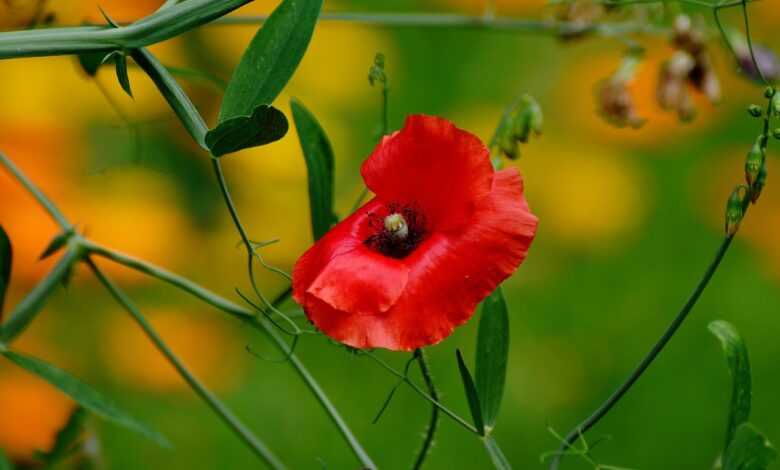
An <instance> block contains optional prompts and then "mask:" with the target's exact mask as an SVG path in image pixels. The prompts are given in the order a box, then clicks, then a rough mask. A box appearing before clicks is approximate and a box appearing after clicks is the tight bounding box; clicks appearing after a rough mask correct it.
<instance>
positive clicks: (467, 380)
mask: <svg viewBox="0 0 780 470" xmlns="http://www.w3.org/2000/svg"><path fill="white" fill-rule="evenodd" d="M455 356H456V357H457V359H458V370H460V378H461V379H462V380H463V388H464V389H465V391H466V399H467V400H468V402H469V409H470V410H471V417H472V419H473V420H474V427H476V428H477V432H479V435H480V436H484V435H485V423H484V421H483V419H482V410H481V408H480V405H479V396H478V395H477V389H476V387H475V386H474V380H473V379H472V378H471V373H470V372H469V369H468V367H466V363H465V362H464V361H463V354H461V353H460V349H456V350H455Z"/></svg>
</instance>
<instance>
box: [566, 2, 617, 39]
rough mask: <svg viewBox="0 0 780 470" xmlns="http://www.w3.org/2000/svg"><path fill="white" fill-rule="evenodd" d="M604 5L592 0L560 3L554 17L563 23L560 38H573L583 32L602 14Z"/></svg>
mask: <svg viewBox="0 0 780 470" xmlns="http://www.w3.org/2000/svg"><path fill="white" fill-rule="evenodd" d="M605 11H606V10H605V7H604V5H603V4H602V3H600V2H597V1H594V0H573V1H570V2H565V3H562V4H561V5H560V7H559V9H558V10H557V11H556V14H555V19H556V20H558V21H560V22H561V23H565V24H566V25H565V27H562V28H561V30H560V32H559V34H560V37H561V38H562V39H575V38H578V37H581V36H582V35H583V34H585V33H586V32H587V31H588V29H589V28H590V27H591V26H593V24H594V23H596V21H598V20H599V19H601V17H602V16H603V15H604V12H605Z"/></svg>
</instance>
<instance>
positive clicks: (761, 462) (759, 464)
mask: <svg viewBox="0 0 780 470" xmlns="http://www.w3.org/2000/svg"><path fill="white" fill-rule="evenodd" d="M776 458H777V451H776V450H775V449H774V447H772V444H771V443H770V442H769V441H768V440H767V439H766V438H765V437H764V436H763V435H762V434H761V432H760V431H759V430H758V429H756V428H755V426H753V425H752V424H750V423H742V424H740V425H739V427H737V430H736V431H735V432H734V439H733V440H732V441H731V444H729V447H728V449H726V454H725V455H724V456H723V469H724V470H765V469H766V468H767V467H768V466H769V465H770V464H771V463H772V462H774V461H775V459H776Z"/></svg>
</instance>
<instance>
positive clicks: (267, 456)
mask: <svg viewBox="0 0 780 470" xmlns="http://www.w3.org/2000/svg"><path fill="white" fill-rule="evenodd" d="M85 261H86V263H87V265H89V267H90V269H91V270H92V272H93V273H94V274H95V276H96V277H97V278H98V280H99V281H100V282H101V283H102V284H103V286H105V288H106V289H107V290H108V291H109V293H110V294H111V295H112V296H113V297H114V300H116V301H117V302H118V303H119V304H120V305H122V306H123V307H124V308H125V310H127V312H128V313H129V314H130V315H131V316H132V317H133V319H134V320H135V321H136V323H138V326H140V327H141V329H142V330H143V331H144V333H146V336H147V337H148V338H149V339H150V340H151V341H152V343H154V345H155V346H156V347H157V349H158V350H159V351H160V353H161V354H162V355H163V356H165V358H166V359H168V362H170V363H171V365H172V366H173V367H174V368H175V369H176V371H177V372H178V373H179V375H181V377H182V378H183V379H184V380H185V381H186V382H187V384H189V386H190V387H192V389H193V390H194V391H195V393H196V394H197V395H198V396H199V397H200V398H201V399H203V401H205V402H206V404H208V405H209V407H210V408H211V409H212V410H214V412H215V413H216V414H217V415H218V416H219V417H220V418H222V420H223V421H224V422H225V424H227V425H228V427H229V428H230V429H231V430H232V431H233V432H234V433H236V435H237V436H238V437H240V438H241V440H242V441H244V443H245V444H246V445H248V446H249V448H250V449H252V451H253V452H254V453H255V454H256V455H257V456H258V457H260V458H261V459H263V461H265V463H266V464H268V466H269V467H271V468H274V469H284V468H285V466H284V464H282V462H281V461H280V460H279V459H278V458H277V457H276V456H275V455H274V454H273V452H271V450H270V449H269V448H268V447H267V446H266V445H265V444H264V443H263V442H262V441H261V440H260V439H258V438H257V437H256V436H255V435H254V434H253V433H252V431H250V430H249V428H247V427H246V426H245V425H244V424H243V423H242V422H241V421H240V420H239V419H238V417H236V416H235V415H234V414H233V412H232V411H230V409H229V408H228V407H227V406H225V405H224V404H223V403H222V402H221V401H220V400H219V399H218V398H217V397H216V396H215V395H214V394H213V393H212V392H211V391H210V390H209V389H207V388H206V387H205V385H203V384H202V383H201V382H200V381H199V380H198V379H197V378H195V376H194V375H192V373H191V372H190V371H189V370H188V369H187V368H186V367H185V366H184V364H183V363H182V362H181V361H180V360H179V358H178V357H176V355H175V354H174V353H173V351H171V349H170V348H169V347H168V345H166V344H165V342H164V341H163V340H162V338H161V337H160V336H159V335H158V334H157V332H156V331H155V330H154V328H152V326H151V325H150V324H149V322H147V321H146V318H144V316H143V315H142V314H141V312H140V311H139V310H138V309H137V308H136V307H135V305H133V303H132V302H131V301H130V299H129V298H128V297H127V295H126V294H125V293H124V292H123V291H121V290H120V289H119V287H117V286H116V285H115V284H114V283H113V282H112V281H111V280H110V279H108V278H107V277H106V276H105V275H104V274H103V272H102V271H101V270H100V268H98V267H97V265H96V264H95V263H94V262H93V261H92V260H91V259H90V258H89V257H87V258H85Z"/></svg>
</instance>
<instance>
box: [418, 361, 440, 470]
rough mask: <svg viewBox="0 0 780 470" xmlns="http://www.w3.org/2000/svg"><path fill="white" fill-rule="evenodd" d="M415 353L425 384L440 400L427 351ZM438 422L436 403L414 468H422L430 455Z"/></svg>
mask: <svg viewBox="0 0 780 470" xmlns="http://www.w3.org/2000/svg"><path fill="white" fill-rule="evenodd" d="M414 354H415V357H416V358H417V364H419V366H420V373H421V374H422V376H423V380H424V381H425V385H426V386H427V387H428V393H430V395H431V398H433V399H434V400H436V401H438V400H439V392H438V391H437V390H436V385H435V384H434V383H433V377H431V371H430V369H429V368H428V362H427V361H426V359H425V352H424V351H423V350H422V349H418V350H417V351H415V353H414ZM438 424H439V408H437V407H436V406H435V405H434V406H432V407H431V421H430V423H429V424H428V429H427V431H426V433H425V439H423V444H422V448H421V449H420V452H419V453H418V454H417V459H415V461H414V466H412V468H413V469H414V470H418V469H420V468H422V466H423V463H425V458H426V457H428V453H429V452H430V450H431V447H432V446H433V436H434V435H435V434H436V428H437V426H438Z"/></svg>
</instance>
